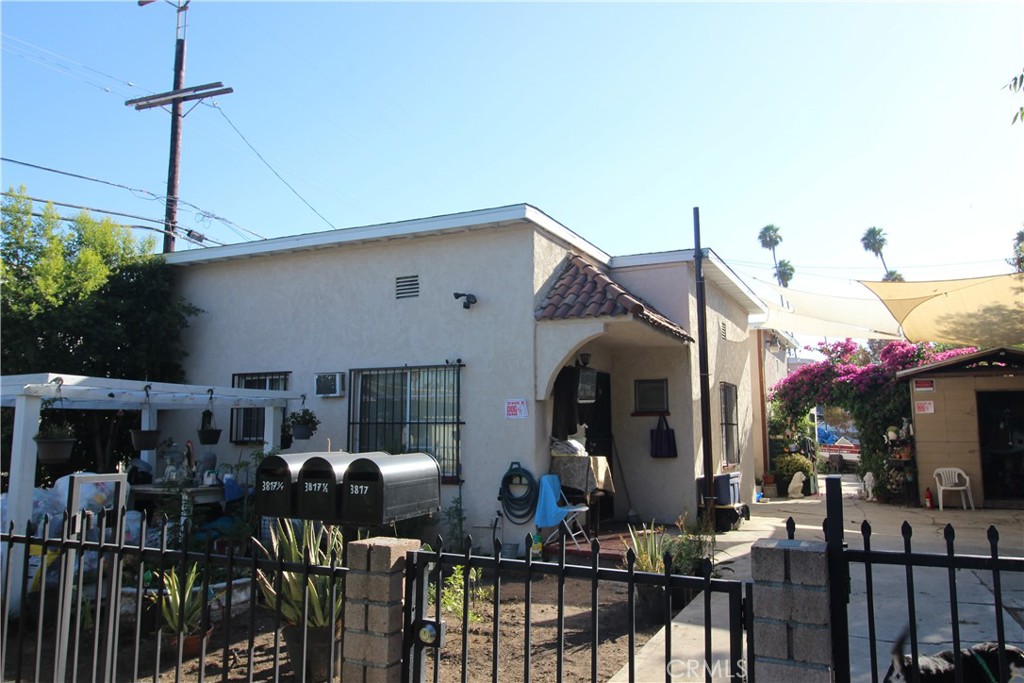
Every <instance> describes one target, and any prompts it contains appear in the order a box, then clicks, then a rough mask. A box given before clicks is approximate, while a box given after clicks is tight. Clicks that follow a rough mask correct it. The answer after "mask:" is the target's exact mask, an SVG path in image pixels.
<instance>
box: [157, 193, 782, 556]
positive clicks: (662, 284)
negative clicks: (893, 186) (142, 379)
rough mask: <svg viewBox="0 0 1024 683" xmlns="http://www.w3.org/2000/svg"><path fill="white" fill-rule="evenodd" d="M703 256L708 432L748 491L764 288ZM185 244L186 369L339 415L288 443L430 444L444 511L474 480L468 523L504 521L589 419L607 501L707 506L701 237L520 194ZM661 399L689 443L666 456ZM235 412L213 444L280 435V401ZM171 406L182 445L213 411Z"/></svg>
mask: <svg viewBox="0 0 1024 683" xmlns="http://www.w3.org/2000/svg"><path fill="white" fill-rule="evenodd" d="M705 253H706V258H705V259H704V273H705V280H706V283H707V284H706V292H707V311H708V313H707V324H708V344H709V358H710V372H711V376H710V386H711V402H712V409H711V414H712V416H713V421H714V426H713V442H712V443H711V444H710V446H711V449H712V453H713V457H714V463H715V469H716V472H715V473H716V474H717V473H722V472H727V471H740V472H742V473H743V475H744V476H743V499H744V500H745V501H748V502H749V501H750V499H751V491H752V488H753V484H754V467H755V459H760V458H761V457H762V456H761V448H762V444H761V435H760V433H759V432H760V431H762V429H763V428H762V426H761V425H760V424H758V423H757V421H758V420H760V419H763V418H761V417H760V416H761V413H762V412H763V411H762V409H761V407H760V406H759V405H757V404H758V403H759V402H760V401H762V397H761V391H760V390H759V385H760V384H761V383H762V382H763V380H762V379H761V378H760V374H761V373H762V370H761V365H760V362H759V360H758V359H759V357H761V356H763V354H764V347H763V345H764V339H763V338H762V337H763V335H760V334H758V333H757V332H756V331H752V330H751V329H750V326H749V325H748V320H749V318H750V317H751V316H752V315H757V314H760V313H762V312H763V304H762V303H761V302H760V300H759V299H758V298H757V297H756V296H755V295H754V294H753V292H751V291H750V290H749V289H748V288H747V287H746V285H744V284H743V283H742V282H741V281H740V279H739V278H738V277H737V276H736V275H735V274H734V273H733V272H732V271H731V270H730V269H729V267H728V266H727V265H726V264H725V263H723V262H722V260H721V259H720V258H718V257H717V255H716V254H715V253H714V252H713V251H711V250H710V249H706V250H705ZM166 259H167V262H168V263H170V264H171V265H173V266H174V267H176V268H177V269H178V270H179V274H178V277H179V283H180V293H181V294H182V295H183V296H184V297H185V298H186V299H187V300H188V301H190V302H191V303H193V304H195V305H196V306H198V307H199V308H201V309H202V310H203V313H202V314H200V315H199V316H198V317H196V318H195V319H194V320H193V321H192V324H191V326H190V328H189V329H188V330H187V332H186V335H185V343H186V348H187V349H188V351H189V356H188V358H187V359H186V360H185V367H186V374H187V377H188V380H189V381H190V382H193V383H195V382H203V383H209V384H212V385H218V386H236V387H242V388H250V389H269V390H287V391H289V392H299V393H304V394H305V395H306V399H305V406H306V407H308V408H311V409H313V410H314V411H315V412H316V413H317V414H318V416H319V417H320V419H321V420H322V424H321V426H320V428H319V430H318V431H317V432H316V434H315V435H314V436H313V438H312V439H310V440H308V441H295V442H294V443H293V445H292V446H291V448H290V451H289V452H296V451H324V450H348V451H353V452H357V451H376V450H380V451H387V452H392V453H394V452H415V451H425V452H429V453H430V454H431V455H433V456H434V457H435V458H437V459H438V461H439V462H440V464H441V468H442V472H443V475H444V479H443V482H444V483H443V486H442V507H444V506H446V505H448V504H449V503H450V502H451V501H452V500H453V499H454V498H455V497H456V496H460V495H461V499H462V505H463V509H464V511H465V513H466V515H467V516H468V521H467V527H466V528H467V530H468V529H471V528H472V527H474V526H482V525H486V524H490V523H491V521H492V520H493V519H494V518H495V512H496V510H498V509H499V508H500V503H499V501H498V493H499V486H500V484H501V481H502V478H503V475H504V474H505V472H506V471H507V470H508V468H509V466H510V464H511V463H513V462H518V463H519V464H520V465H521V466H522V467H524V468H526V469H527V470H529V471H530V472H531V473H532V474H533V475H534V476H535V477H537V478H539V477H540V476H541V475H542V474H545V473H547V472H548V470H549V467H550V462H551V450H550V449H551V439H552V436H556V437H559V438H562V439H564V438H566V437H568V436H570V435H572V434H574V433H576V434H577V437H576V438H578V439H580V440H581V441H582V440H585V442H586V445H587V449H588V451H589V452H590V453H591V454H592V455H604V456H607V457H608V459H609V463H610V466H611V468H612V471H613V477H614V481H615V489H616V493H615V495H614V496H613V497H610V498H609V500H610V502H606V503H604V506H605V512H606V514H612V513H614V514H615V515H616V516H619V517H624V516H625V515H626V514H627V512H628V511H630V510H632V511H634V512H635V513H636V514H637V515H639V516H640V518H641V519H645V520H650V519H656V520H658V521H661V522H672V521H674V520H675V519H676V518H677V517H678V516H679V515H682V514H685V513H689V515H690V516H689V518H690V519H691V520H692V519H693V518H694V517H695V512H696V510H695V508H696V500H697V492H696V489H695V477H696V476H699V475H701V474H702V465H701V457H702V456H701V448H702V445H703V444H702V443H701V428H700V408H699V394H700V390H699V387H700V378H699V374H698V358H697V344H696V343H694V341H693V340H694V338H695V337H696V335H697V332H696V329H697V322H696V321H697V313H696V298H695V297H696V295H695V278H694V264H693V252H692V250H677V251H668V252H662V253H652V254H638V255H629V256H611V255H609V254H607V253H605V252H603V251H602V250H600V249H599V248H597V247H596V246H594V245H593V244H590V243H589V242H587V241H586V240H585V239H583V238H582V237H580V236H579V235H578V234H576V233H574V232H573V231H571V230H569V229H568V228H566V227H565V226H563V225H561V224H560V223H558V222H557V221H555V220H554V219H552V218H551V217H549V216H547V215H546V214H544V213H543V212H541V211H540V210H538V209H536V208H534V207H532V206H529V205H526V204H518V205H513V206H505V207H500V208H494V209H485V210H479V211H470V212H466V213H459V214H452V215H446V216H438V217H432V218H424V219H418V220H410V221H403V222H398V223H389V224H383V225H373V226H367V227H357V228H349V229H342V230H334V231H329V232H319V233H313V234H305V235H298V236H292V237H283V238H278V239H271V240H266V241H261V242H253V243H245V244H235V245H229V246H223V247H212V248H206V249H199V250H193V251H181V252H177V253H173V254H169V255H167V256H166ZM581 354H589V355H588V356H585V358H586V367H588V368H592V369H594V370H596V372H597V374H596V377H595V378H592V379H593V380H594V381H596V398H595V400H594V402H592V403H587V404H579V403H577V402H576V397H575V395H574V393H575V390H576V387H577V385H576V383H575V381H569V382H568V383H566V382H565V381H564V378H566V377H572V378H575V376H576V375H575V374H573V373H574V372H576V371H575V368H577V366H578V365H581V364H582V363H581ZM564 368H569V370H567V371H565V374H563V375H562V376H563V381H561V382H560V381H558V380H559V376H560V373H563V369H564ZM566 386H569V387H570V388H569V389H568V390H566ZM299 403H300V402H295V405H289V409H290V410H292V409H297V408H299V407H300V405H299ZM661 414H665V415H666V416H667V419H668V423H669V425H670V427H671V428H673V429H674V430H675V435H676V440H677V444H678V457H675V458H652V457H651V455H650V436H649V435H650V430H651V429H653V428H654V427H655V424H656V422H657V420H658V416H659V415H661ZM215 417H216V420H217V422H218V424H219V425H220V426H222V427H224V428H225V430H227V431H230V435H229V438H222V439H221V442H220V444H219V445H218V446H216V447H214V448H216V450H217V455H218V459H219V460H220V461H221V462H236V461H238V460H240V459H244V458H245V457H247V455H248V453H249V452H250V451H251V450H252V449H253V448H254V446H256V445H258V441H259V440H260V439H261V438H262V436H263V434H264V428H265V425H263V424H262V422H261V420H262V419H263V418H262V414H261V413H256V414H252V415H250V414H246V413H245V412H243V411H238V410H234V411H229V410H223V411H220V412H217V413H216V416H215ZM160 420H161V425H162V427H163V428H164V429H165V430H170V431H171V432H172V433H173V432H174V431H175V430H177V431H179V432H180V433H181V434H182V435H183V436H182V437H181V438H180V439H179V441H180V440H184V438H188V437H187V435H188V434H191V433H194V429H195V421H196V418H195V416H192V417H186V416H183V415H177V414H171V415H168V416H167V417H166V419H165V418H164V417H162V416H161V418H160ZM580 422H584V423H585V424H586V427H583V426H579V423H580ZM204 448H205V447H204ZM528 527H529V525H524V526H521V527H520V526H515V525H511V524H508V523H506V524H505V525H504V535H505V536H506V538H507V539H511V540H513V541H514V542H518V541H520V540H521V539H522V538H523V537H524V535H525V533H527V532H529V531H531V530H532V528H528Z"/></svg>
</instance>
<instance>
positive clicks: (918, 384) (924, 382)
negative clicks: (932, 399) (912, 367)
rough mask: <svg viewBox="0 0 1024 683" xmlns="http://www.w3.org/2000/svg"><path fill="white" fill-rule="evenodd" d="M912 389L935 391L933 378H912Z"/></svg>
mask: <svg viewBox="0 0 1024 683" xmlns="http://www.w3.org/2000/svg"><path fill="white" fill-rule="evenodd" d="M914 391H935V380H933V379H915V380H914Z"/></svg>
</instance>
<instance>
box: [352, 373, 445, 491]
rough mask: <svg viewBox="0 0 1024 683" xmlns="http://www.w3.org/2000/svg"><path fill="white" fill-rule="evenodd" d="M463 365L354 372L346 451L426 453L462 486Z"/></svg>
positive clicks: (442, 473) (443, 471)
mask: <svg viewBox="0 0 1024 683" xmlns="http://www.w3.org/2000/svg"><path fill="white" fill-rule="evenodd" d="M462 367H463V366H462V364H461V363H449V364H445V365H428V366H421V367H401V368H370V369H364V370H352V375H351V381H350V382H349V388H350V389H349V390H350V401H349V420H348V425H349V427H348V428H349V433H348V450H349V451H350V452H352V453H366V452H368V451H384V452H386V453H392V454H395V453H428V454H429V455H431V456H433V458H434V459H435V460H437V462H438V463H439V464H440V466H441V475H442V477H443V480H444V481H446V482H453V481H458V476H459V442H460V436H461V429H462V425H463V422H462V416H461V408H460V404H461V377H462V374H461V371H462Z"/></svg>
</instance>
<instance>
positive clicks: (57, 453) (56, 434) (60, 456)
mask: <svg viewBox="0 0 1024 683" xmlns="http://www.w3.org/2000/svg"><path fill="white" fill-rule="evenodd" d="M32 438H33V439H34V440H35V442H36V453H37V454H38V457H39V462H41V463H42V464H44V465H53V464H57V463H62V462H67V461H68V460H69V459H70V458H71V451H72V449H73V448H74V447H75V442H76V441H77V439H75V430H74V428H73V427H72V426H71V425H69V424H65V423H61V424H54V423H47V424H42V425H40V426H39V432H38V433H37V434H36V435H35V436H34V437H32Z"/></svg>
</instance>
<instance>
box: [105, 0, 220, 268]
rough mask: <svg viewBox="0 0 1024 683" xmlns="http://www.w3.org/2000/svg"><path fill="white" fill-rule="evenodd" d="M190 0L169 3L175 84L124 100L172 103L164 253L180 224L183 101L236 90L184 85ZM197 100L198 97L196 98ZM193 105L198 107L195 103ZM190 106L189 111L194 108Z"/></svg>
mask: <svg viewBox="0 0 1024 683" xmlns="http://www.w3.org/2000/svg"><path fill="white" fill-rule="evenodd" d="M190 1H191V0H184V2H182V0H177V2H171V1H170V0H166V2H167V4H169V5H171V6H173V7H174V8H175V9H177V11H178V27H177V36H176V40H175V43H174V85H173V87H172V89H171V90H169V91H168V92H163V93H158V94H156V95H149V96H147V97H139V98H136V99H134V100H128V101H127V102H125V105H126V106H129V107H135V109H136V110H137V111H141V110H143V109H152V108H153V107H163V106H166V105H168V104H169V105H171V153H170V159H169V161H168V162H167V202H166V209H165V211H164V253H165V254H169V253H171V252H172V251H174V237H175V234H176V230H177V227H178V172H179V167H180V164H181V122H182V120H183V119H184V118H185V115H186V114H188V112H185V114H182V113H181V105H182V103H183V102H188V101H191V100H202V99H203V98H205V97H213V96H215V95H227V94H228V93H231V92H234V90H233V89H232V88H225V87H224V84H223V83H221V82H219V81H218V82H216V83H207V84H206V85H197V86H194V87H192V88H186V87H184V86H185V34H186V32H187V30H188V4H189V2H190ZM153 2H156V0H139V6H140V7H145V6H146V5H149V4H152V3H153ZM196 104H198V101H197V102H196ZM192 109H195V105H193V107H192ZM192 109H189V110H188V111H189V112H190V111H192Z"/></svg>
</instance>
